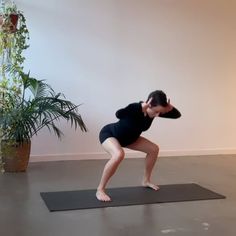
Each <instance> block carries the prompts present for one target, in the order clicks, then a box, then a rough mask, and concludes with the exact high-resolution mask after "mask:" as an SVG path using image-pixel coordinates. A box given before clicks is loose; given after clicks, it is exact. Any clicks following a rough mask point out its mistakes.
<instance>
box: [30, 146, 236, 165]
mask: <svg viewBox="0 0 236 236" xmlns="http://www.w3.org/2000/svg"><path fill="white" fill-rule="evenodd" d="M125 153H126V158H143V157H145V154H144V153H142V152H136V151H126V152H125ZM235 154H236V148H232V149H202V150H169V151H168V150H163V151H160V155H159V156H161V157H170V156H208V155H235ZM108 158H109V155H108V154H107V153H105V152H93V153H64V154H48V155H31V157H30V162H42V161H65V160H101V159H108Z"/></svg>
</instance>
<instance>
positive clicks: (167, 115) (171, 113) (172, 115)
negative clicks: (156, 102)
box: [159, 107, 181, 119]
mask: <svg viewBox="0 0 236 236" xmlns="http://www.w3.org/2000/svg"><path fill="white" fill-rule="evenodd" d="M159 117H163V118H171V119H177V118H180V117H181V113H180V112H179V110H177V109H176V108H175V107H173V108H172V109H171V110H170V111H168V112H166V113H161V114H159Z"/></svg>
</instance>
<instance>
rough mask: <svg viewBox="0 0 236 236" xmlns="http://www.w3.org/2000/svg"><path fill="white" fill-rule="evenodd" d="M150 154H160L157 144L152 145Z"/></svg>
mask: <svg viewBox="0 0 236 236" xmlns="http://www.w3.org/2000/svg"><path fill="white" fill-rule="evenodd" d="M149 153H151V154H155V155H158V153H159V146H158V145H156V144H153V145H151V146H150V148H149Z"/></svg>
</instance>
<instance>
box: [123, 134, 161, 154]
mask: <svg viewBox="0 0 236 236" xmlns="http://www.w3.org/2000/svg"><path fill="white" fill-rule="evenodd" d="M126 148H129V149H132V150H136V151H140V152H145V153H150V152H152V153H158V151H159V147H158V145H156V144H155V143H153V142H151V141H150V140H148V139H146V138H144V137H142V136H140V137H139V138H138V139H137V140H136V141H135V142H134V143H132V144H130V145H128V146H126Z"/></svg>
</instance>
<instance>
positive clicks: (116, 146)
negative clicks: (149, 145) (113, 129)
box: [102, 137, 124, 156]
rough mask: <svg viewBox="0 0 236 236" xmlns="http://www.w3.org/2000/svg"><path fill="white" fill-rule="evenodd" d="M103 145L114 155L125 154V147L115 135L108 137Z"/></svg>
mask: <svg viewBox="0 0 236 236" xmlns="http://www.w3.org/2000/svg"><path fill="white" fill-rule="evenodd" d="M102 147H103V148H104V149H105V151H106V152H108V153H109V154H110V155H112V156H124V149H123V148H122V147H121V145H120V143H119V141H118V140H117V139H116V138H114V137H110V138H107V139H106V140H105V141H104V142H103V143H102Z"/></svg>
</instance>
